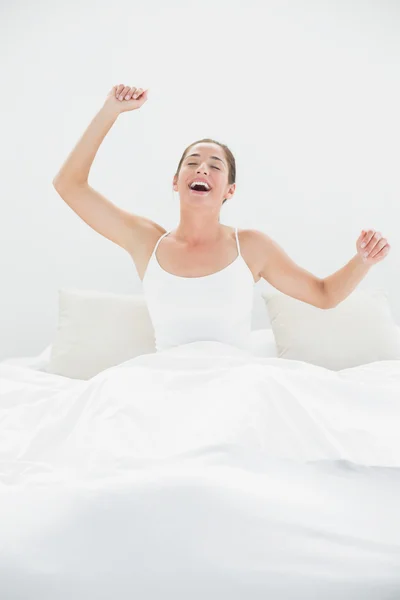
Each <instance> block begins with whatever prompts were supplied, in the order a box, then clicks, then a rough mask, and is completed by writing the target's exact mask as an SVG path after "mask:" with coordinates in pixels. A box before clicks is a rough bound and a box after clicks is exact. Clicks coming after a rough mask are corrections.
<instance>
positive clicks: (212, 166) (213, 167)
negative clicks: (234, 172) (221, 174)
mask: <svg viewBox="0 0 400 600" xmlns="http://www.w3.org/2000/svg"><path fill="white" fill-rule="evenodd" d="M195 164H196V163H188V165H195ZM211 168H212V169H217V170H218V171H220V170H221V169H220V168H219V167H215V166H214V165H211Z"/></svg>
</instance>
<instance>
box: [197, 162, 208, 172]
mask: <svg viewBox="0 0 400 600" xmlns="http://www.w3.org/2000/svg"><path fill="white" fill-rule="evenodd" d="M204 170H206V171H207V172H208V169H207V163H206V162H204V163H202V164H201V165H200V167H199V168H198V169H197V171H204Z"/></svg>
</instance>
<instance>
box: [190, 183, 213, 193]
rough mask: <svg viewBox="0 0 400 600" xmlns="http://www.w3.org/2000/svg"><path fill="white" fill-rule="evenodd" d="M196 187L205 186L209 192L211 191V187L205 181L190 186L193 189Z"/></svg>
mask: <svg viewBox="0 0 400 600" xmlns="http://www.w3.org/2000/svg"><path fill="white" fill-rule="evenodd" d="M195 185H204V186H205V188H206V190H207V191H209V189H210V186H209V185H208V184H207V183H205V182H204V181H193V183H191V184H190V187H191V189H193V187H194V186H195Z"/></svg>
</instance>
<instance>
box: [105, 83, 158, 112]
mask: <svg viewBox="0 0 400 600" xmlns="http://www.w3.org/2000/svg"><path fill="white" fill-rule="evenodd" d="M148 91H149V90H148V89H147V90H144V91H143V88H137V87H128V86H125V85H124V84H123V83H121V84H119V85H114V87H112V88H111V90H110V91H109V93H108V95H107V98H106V101H105V102H104V106H106V107H107V108H111V109H112V110H113V111H115V112H116V114H120V113H122V112H126V111H128V110H136V109H137V108H140V107H141V106H142V105H143V104H144V103H145V102H146V100H147V93H148Z"/></svg>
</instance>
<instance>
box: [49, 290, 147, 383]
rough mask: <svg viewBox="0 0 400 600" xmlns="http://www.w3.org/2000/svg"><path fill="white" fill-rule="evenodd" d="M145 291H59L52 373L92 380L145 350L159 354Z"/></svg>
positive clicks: (51, 360) (51, 365)
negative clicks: (127, 292)
mask: <svg viewBox="0 0 400 600" xmlns="http://www.w3.org/2000/svg"><path fill="white" fill-rule="evenodd" d="M155 351H156V348H155V339H154V329H153V324H152V322H151V319H150V315H149V312H148V310H147V304H146V302H145V299H144V296H143V294H138V295H121V294H113V293H108V292H97V291H91V290H71V289H69V290H66V289H60V290H58V328H57V332H56V335H55V339H54V342H53V345H52V348H51V354H50V362H49V365H48V367H47V369H46V371H47V372H48V373H54V374H57V375H63V376H65V377H72V378H75V379H90V378H91V377H94V375H97V374H98V373H100V371H103V370H104V369H107V368H109V367H113V366H115V365H117V364H119V363H122V362H125V361H127V360H129V359H131V358H134V357H136V356H139V355H140V354H150V353H152V352H155Z"/></svg>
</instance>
